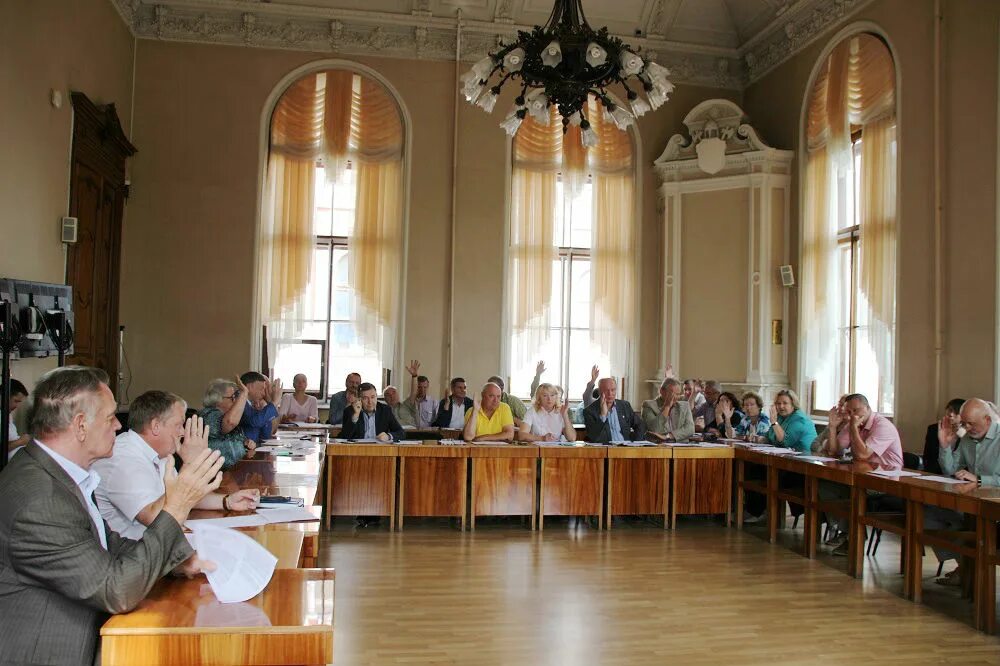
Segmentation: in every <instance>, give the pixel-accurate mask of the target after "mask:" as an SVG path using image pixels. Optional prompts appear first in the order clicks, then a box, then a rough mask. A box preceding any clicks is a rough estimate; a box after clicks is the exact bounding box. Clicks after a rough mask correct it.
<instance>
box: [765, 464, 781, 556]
mask: <svg viewBox="0 0 1000 666" xmlns="http://www.w3.org/2000/svg"><path fill="white" fill-rule="evenodd" d="M779 504H781V503H780V502H779V501H778V470H776V469H775V468H773V467H768V468H767V540H768V541H769V542H771V543H776V542H777V541H778V505H779ZM782 522H784V521H782Z"/></svg>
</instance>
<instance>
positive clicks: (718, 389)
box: [689, 379, 722, 432]
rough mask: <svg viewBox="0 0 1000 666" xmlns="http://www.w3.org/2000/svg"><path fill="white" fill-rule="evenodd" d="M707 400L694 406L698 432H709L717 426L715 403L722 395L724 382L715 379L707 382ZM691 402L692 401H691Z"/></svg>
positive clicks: (695, 426)
mask: <svg viewBox="0 0 1000 666" xmlns="http://www.w3.org/2000/svg"><path fill="white" fill-rule="evenodd" d="M703 395H704V396H705V402H703V403H701V405H700V406H698V407H695V408H694V412H693V415H694V429H695V431H696V432H707V431H709V430H711V429H713V428H717V426H716V423H715V405H716V403H717V402H719V396H721V395H722V384H720V383H719V382H717V381H716V380H714V379H710V380H708V381H707V382H705V391H704V393H703ZM689 404H690V403H689Z"/></svg>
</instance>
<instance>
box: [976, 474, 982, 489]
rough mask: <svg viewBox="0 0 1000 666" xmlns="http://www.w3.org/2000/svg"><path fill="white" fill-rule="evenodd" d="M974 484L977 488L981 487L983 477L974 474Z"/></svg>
mask: <svg viewBox="0 0 1000 666" xmlns="http://www.w3.org/2000/svg"><path fill="white" fill-rule="evenodd" d="M976 486H978V487H979V488H982V487H983V477H981V476H979V475H978V474H977V475H976Z"/></svg>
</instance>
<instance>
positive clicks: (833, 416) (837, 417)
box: [828, 404, 843, 431]
mask: <svg viewBox="0 0 1000 666" xmlns="http://www.w3.org/2000/svg"><path fill="white" fill-rule="evenodd" d="M841 416H842V415H841V413H840V405H839V404H837V405H834V406H833V407H832V408H830V415H829V417H828V418H829V419H830V430H833V431H836V430H837V428H839V427H840V423H841V421H843V419H842V418H841Z"/></svg>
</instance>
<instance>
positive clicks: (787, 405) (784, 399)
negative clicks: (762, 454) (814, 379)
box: [767, 389, 816, 453]
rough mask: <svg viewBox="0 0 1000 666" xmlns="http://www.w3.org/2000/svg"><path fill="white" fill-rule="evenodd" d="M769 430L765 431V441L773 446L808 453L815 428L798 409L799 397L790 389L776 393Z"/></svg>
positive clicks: (814, 434) (814, 435) (814, 437)
mask: <svg viewBox="0 0 1000 666" xmlns="http://www.w3.org/2000/svg"><path fill="white" fill-rule="evenodd" d="M770 415H771V429H770V430H768V431H767V441H768V442H770V443H771V444H774V445H775V446H783V447H785V448H786V449H795V450H796V451H798V452H799V453H809V452H810V447H811V445H812V442H813V440H814V439H816V426H814V425H813V422H812V420H811V419H810V418H809V417H808V416H806V414H805V412H803V411H802V410H801V409H800V408H799V396H797V395H795V391H792V390H791V389H783V390H781V391H778V394H777V395H776V396H775V398H774V406H773V407H771V409H770Z"/></svg>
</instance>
